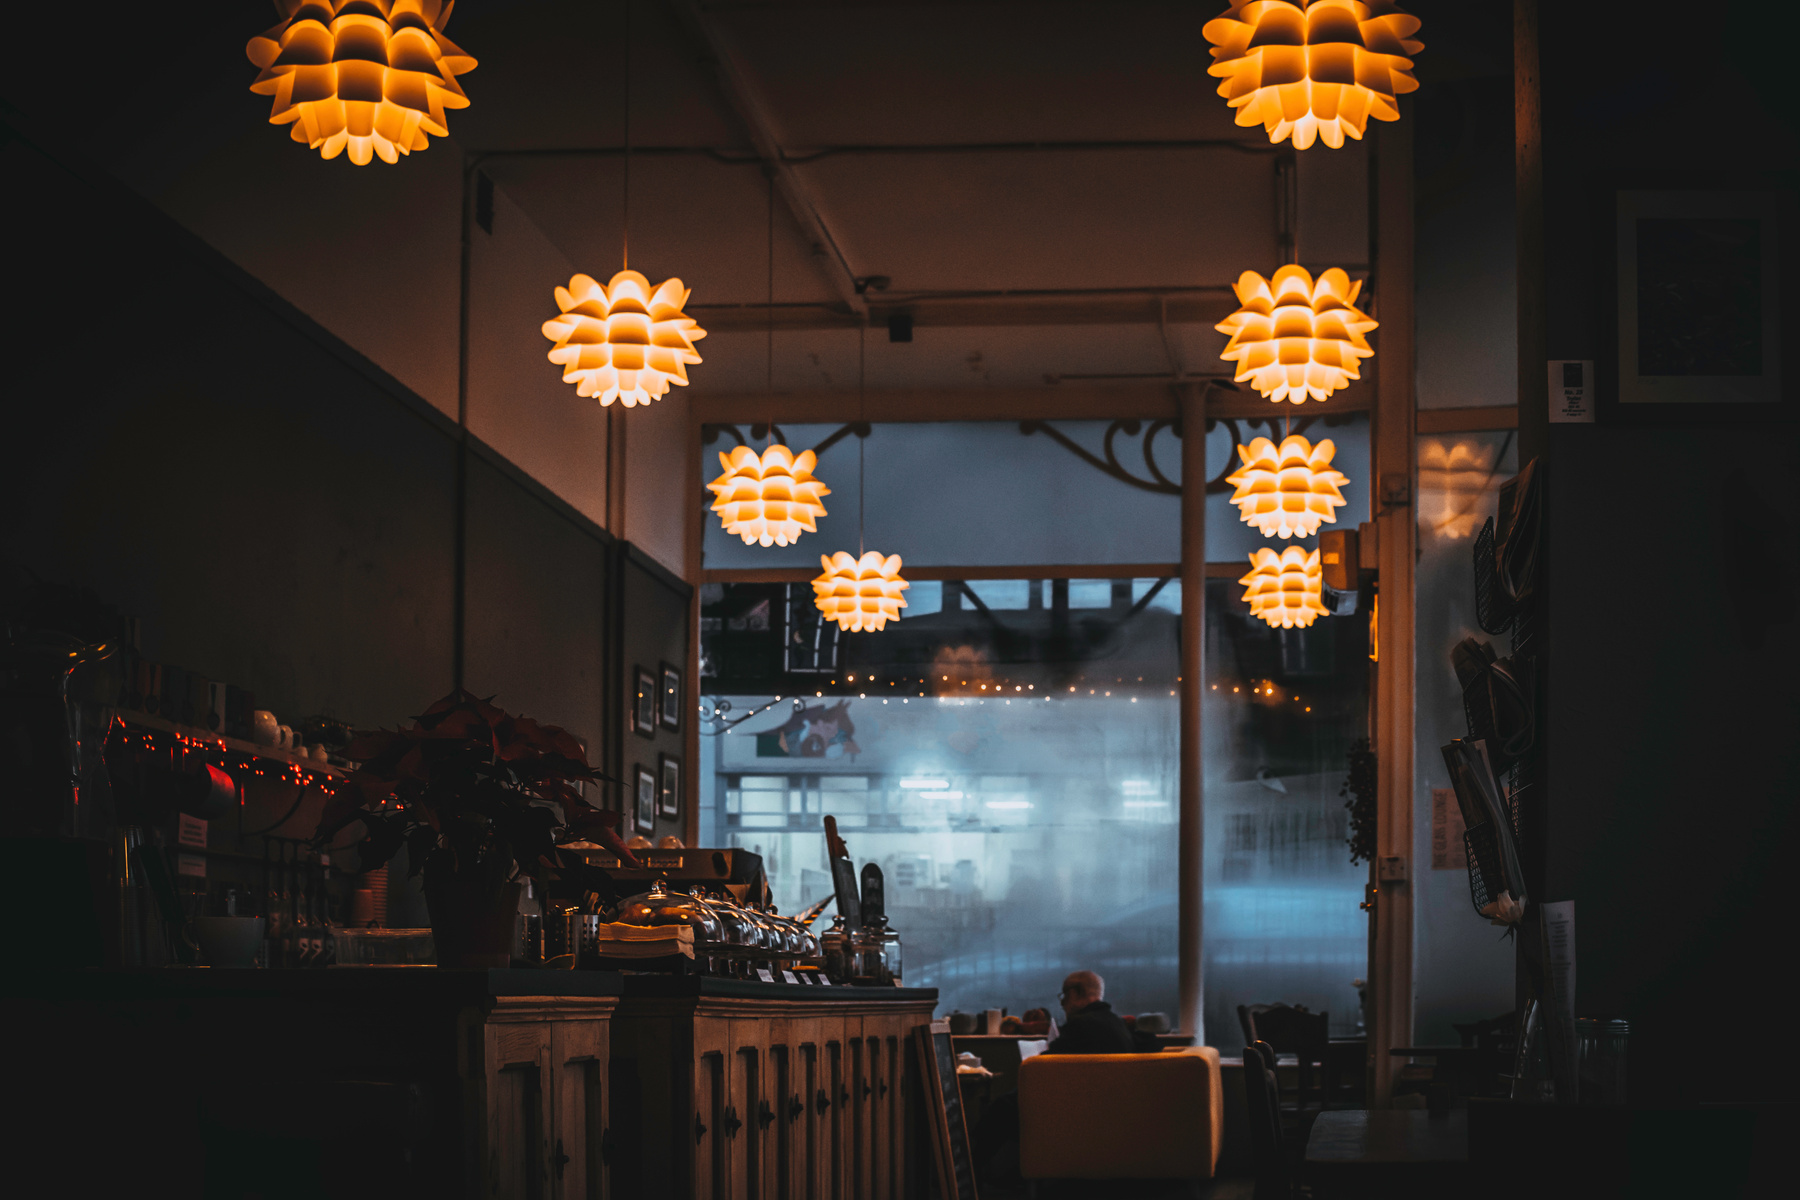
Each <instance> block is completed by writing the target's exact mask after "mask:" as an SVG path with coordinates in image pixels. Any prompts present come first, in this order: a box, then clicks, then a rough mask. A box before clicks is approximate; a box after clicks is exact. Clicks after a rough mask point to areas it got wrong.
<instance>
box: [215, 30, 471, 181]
mask: <svg viewBox="0 0 1800 1200" xmlns="http://www.w3.org/2000/svg"><path fill="white" fill-rule="evenodd" d="M276 5H277V8H278V10H279V11H280V12H282V13H285V14H286V20H284V21H282V22H281V24H279V25H277V26H275V27H274V28H273V29H271V30H269V31H268V32H266V33H264V34H262V35H260V36H258V37H253V38H251V39H250V44H249V45H248V46H246V47H245V48H244V52H245V53H246V54H248V55H249V56H250V61H251V62H253V63H255V64H256V65H257V66H259V67H261V68H262V73H261V74H260V75H258V76H257V77H256V82H254V83H252V84H251V85H250V90H251V91H253V92H255V93H256V94H257V95H259V96H273V97H275V106H274V108H273V109H272V110H271V111H270V113H269V124H271V125H289V124H291V125H292V126H293V127H294V129H293V133H292V137H293V139H294V140H295V141H296V142H304V143H305V144H306V145H307V146H308V147H310V148H311V149H314V150H317V151H318V152H319V154H320V155H321V156H322V157H324V158H336V157H337V156H338V155H340V154H342V153H343V152H344V151H345V150H348V151H349V152H350V161H351V162H353V163H355V164H356V165H357V166H359V167H360V166H366V165H367V164H368V163H369V162H370V161H371V160H373V159H376V158H379V159H381V161H382V162H388V163H392V162H399V161H400V156H401V155H402V154H411V153H412V152H413V151H414V150H423V149H425V147H426V146H427V145H429V144H430V139H429V138H427V137H426V136H425V135H426V134H430V133H435V134H437V135H438V136H439V137H445V136H447V135H448V134H449V132H450V130H449V128H448V127H447V126H446V125H445V124H444V110H445V109H447V108H467V107H469V98H468V97H467V96H465V95H463V90H462V86H461V85H460V84H458V83H457V82H456V77H457V76H458V75H463V74H466V73H467V72H469V71H473V70H474V69H475V60H474V59H472V58H470V57H469V56H468V55H467V54H464V53H463V52H462V50H461V49H459V48H458V47H457V46H456V44H455V43H453V42H451V41H450V40H449V39H448V38H446V37H445V36H444V35H443V33H442V30H443V28H444V23H445V22H446V21H448V20H449V19H450V10H451V8H452V7H454V0H449V2H443V0H276Z"/></svg>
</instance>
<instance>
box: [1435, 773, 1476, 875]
mask: <svg viewBox="0 0 1800 1200" xmlns="http://www.w3.org/2000/svg"><path fill="white" fill-rule="evenodd" d="M1464 828H1465V827H1464V825H1463V815H1462V806H1461V805H1459V804H1458V803H1457V802H1456V789H1455V788H1432V789H1431V869H1432V870H1434V871H1466V870H1468V869H1469V847H1468V844H1467V843H1465V842H1464V841H1463V831H1464Z"/></svg>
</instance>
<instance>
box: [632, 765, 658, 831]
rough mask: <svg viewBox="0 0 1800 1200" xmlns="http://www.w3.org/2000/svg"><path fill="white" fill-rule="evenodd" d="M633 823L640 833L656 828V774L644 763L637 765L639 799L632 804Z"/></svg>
mask: <svg viewBox="0 0 1800 1200" xmlns="http://www.w3.org/2000/svg"><path fill="white" fill-rule="evenodd" d="M632 823H633V824H634V825H635V826H636V827H637V831H638V832H639V833H644V834H648V833H650V832H652V831H653V830H655V828H656V776H655V775H654V774H653V773H652V772H651V770H650V768H649V767H646V766H645V765H644V764H643V763H639V764H638V765H637V799H636V802H635V803H634V804H633V805H632Z"/></svg>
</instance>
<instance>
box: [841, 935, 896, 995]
mask: <svg viewBox="0 0 1800 1200" xmlns="http://www.w3.org/2000/svg"><path fill="white" fill-rule="evenodd" d="M850 982H851V983H854V984H858V985H860V986H862V987H878V986H880V985H881V984H884V983H886V982H887V978H886V973H885V970H884V967H883V964H882V955H881V934H880V932H879V931H878V930H877V929H876V928H875V927H874V926H872V925H862V926H859V927H858V928H856V929H853V930H851V931H850Z"/></svg>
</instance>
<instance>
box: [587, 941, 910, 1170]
mask: <svg viewBox="0 0 1800 1200" xmlns="http://www.w3.org/2000/svg"><path fill="white" fill-rule="evenodd" d="M936 1004H937V990H936V989H935V988H849V987H846V988H816V987H794V986H791V985H785V984H761V983H744V982H741V981H735V980H723V979H705V978H695V977H687V978H681V977H673V976H660V977H659V976H644V975H639V976H631V977H628V978H627V979H626V981H625V987H624V991H623V995H622V997H621V999H620V1002H619V1007H618V1009H617V1011H616V1012H615V1013H614V1015H613V1024H612V1038H613V1041H612V1064H613V1079H614V1086H613V1094H612V1105H613V1109H612V1112H613V1128H614V1133H615V1139H614V1157H613V1185H614V1195H616V1196H621V1197H623V1196H646V1197H648V1196H657V1197H679V1198H684V1200H685V1198H690V1197H691V1198H693V1200H703V1198H710V1200H790V1198H791V1200H803V1198H816V1200H900V1198H901V1197H916V1196H923V1195H924V1194H925V1190H926V1179H927V1176H928V1173H929V1170H930V1148H929V1144H928V1143H927V1142H926V1141H925V1137H924V1132H923V1129H924V1126H923V1124H922V1121H921V1119H920V1115H919V1113H918V1112H917V1111H916V1108H917V1106H916V1105H914V1104H913V1103H912V1102H911V1098H912V1097H914V1096H918V1095H921V1094H922V1093H921V1092H920V1091H919V1084H918V1079H919V1075H918V1064H917V1063H916V1061H915V1059H914V1056H913V1054H912V1052H911V1048H910V1046H909V1039H910V1038H911V1036H912V1031H913V1030H914V1029H915V1028H917V1027H918V1026H920V1025H926V1024H929V1023H930V1021H931V1014H932V1010H933V1008H934V1007H935V1006H936Z"/></svg>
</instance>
